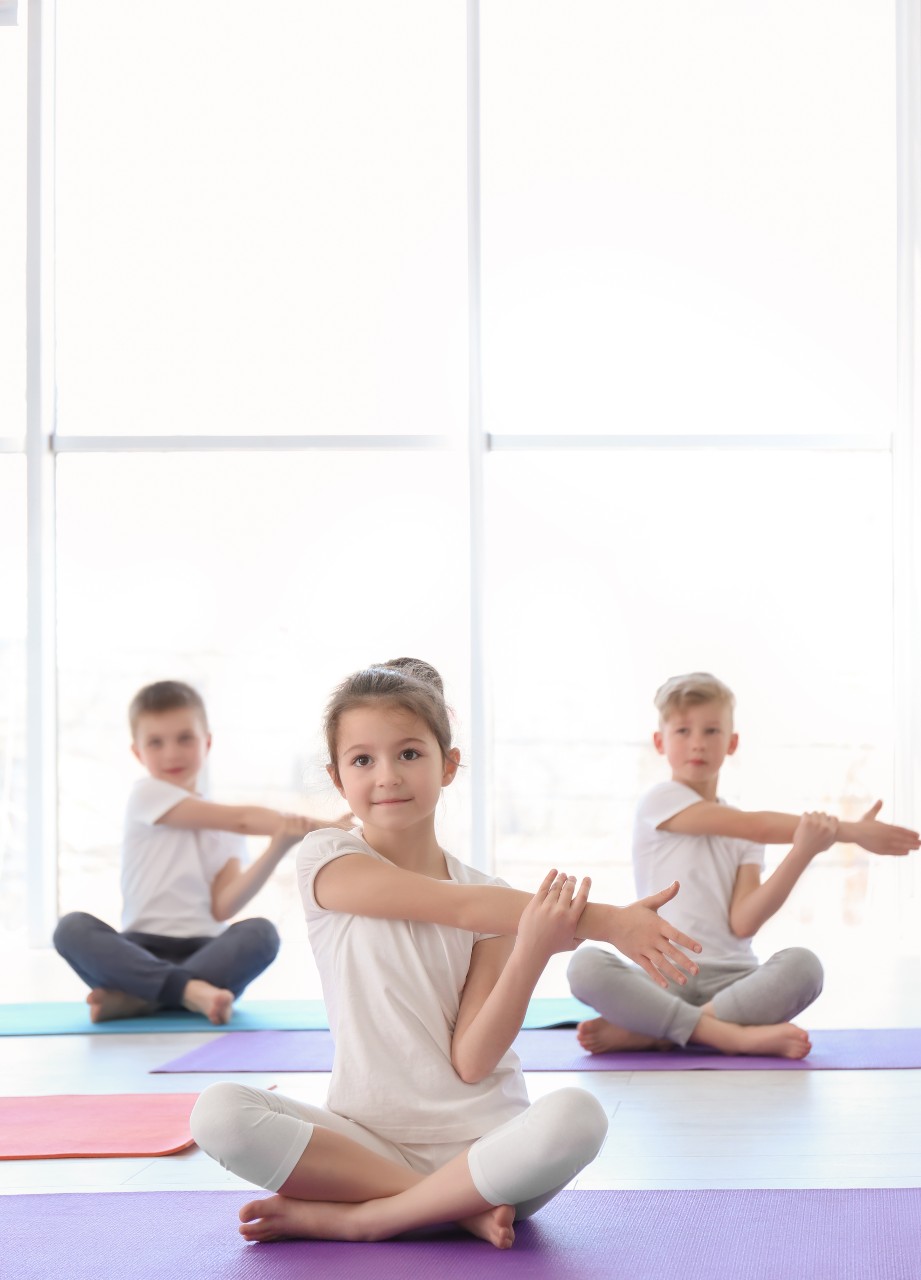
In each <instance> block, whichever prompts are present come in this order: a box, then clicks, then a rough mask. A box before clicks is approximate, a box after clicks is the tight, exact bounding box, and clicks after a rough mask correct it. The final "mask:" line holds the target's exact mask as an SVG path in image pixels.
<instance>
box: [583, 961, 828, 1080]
mask: <svg viewBox="0 0 921 1280" xmlns="http://www.w3.org/2000/svg"><path fill="white" fill-rule="evenodd" d="M567 976H568V978H569V983H570V986H571V988H572V991H573V994H574V995H575V996H577V997H578V998H579V999H580V1000H583V1001H584V1002H585V1003H586V1004H589V1005H591V1006H592V1007H593V1008H594V1009H597V1010H598V1012H599V1013H600V1015H601V1016H600V1017H599V1018H593V1019H590V1020H589V1021H586V1022H583V1023H580V1024H579V1028H578V1032H577V1035H578V1039H579V1043H580V1044H581V1045H582V1047H583V1048H585V1049H588V1050H589V1052H591V1053H602V1052H605V1051H617V1050H625V1049H656V1048H658V1049H668V1048H672V1047H673V1046H674V1045H676V1044H677V1045H685V1044H688V1043H691V1044H705V1045H709V1046H711V1047H712V1048H714V1049H718V1050H719V1051H720V1052H721V1053H742V1054H766V1055H775V1056H778V1057H786V1058H804V1057H805V1056H806V1054H807V1053H808V1052H809V1050H810V1048H811V1047H812V1046H811V1044H810V1041H809V1036H808V1034H807V1032H805V1031H804V1030H803V1029H802V1028H801V1027H797V1026H795V1025H794V1024H793V1023H792V1022H790V1021H789V1019H790V1018H793V1017H795V1016H796V1015H797V1014H798V1013H800V1012H801V1011H802V1010H803V1009H805V1008H806V1006H807V1005H809V1004H811V1003H812V1001H813V1000H815V999H816V997H817V996H818V995H819V993H820V992H821V990H822V966H821V964H820V962H819V960H818V958H817V957H816V956H815V955H813V953H812V952H811V951H808V950H806V949H805V948H803V947H789V948H787V949H786V950H784V951H778V952H777V953H776V954H775V955H773V956H771V958H770V959H769V960H767V961H766V962H765V963H764V964H762V965H758V964H740V965H734V966H725V965H721V966H717V965H712V966H706V965H701V968H700V973H699V974H698V976H697V978H692V979H689V981H688V984H687V986H686V987H682V988H680V992H681V994H680V995H679V994H677V990H672V989H670V990H668V991H665V990H663V989H662V988H661V987H658V986H656V985H655V983H653V982H652V981H650V979H649V978H647V977H646V975H645V974H644V973H643V972H642V970H640V969H638V968H636V967H635V966H632V965H627V964H624V962H623V961H622V960H619V959H618V958H617V957H616V956H614V955H612V954H611V953H610V952H608V951H603V950H601V949H600V948H598V947H580V948H579V950H578V951H576V952H575V953H574V955H573V957H572V960H571V961H570V964H569V970H568V975H567Z"/></svg>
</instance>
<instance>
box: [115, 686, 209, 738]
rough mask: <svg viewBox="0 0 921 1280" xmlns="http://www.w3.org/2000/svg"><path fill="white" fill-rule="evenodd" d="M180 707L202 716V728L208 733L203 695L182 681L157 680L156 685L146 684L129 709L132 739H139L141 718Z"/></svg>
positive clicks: (133, 699) (132, 700) (138, 692)
mask: <svg viewBox="0 0 921 1280" xmlns="http://www.w3.org/2000/svg"><path fill="white" fill-rule="evenodd" d="M178 707H192V709H193V710H195V711H197V712H198V714H199V715H200V716H201V722H202V727H203V728H204V730H205V733H208V731H209V730H208V713H207V712H206V711H205V704H204V702H203V701H202V697H201V694H200V693H198V692H197V690H195V689H193V688H192V686H191V685H190V684H183V682H182V681H181V680H157V681H156V682H155V683H154V684H145V685H144V688H143V689H139V690H138V691H137V693H136V694H135V695H134V697H133V698H132V699H131V706H130V707H129V708H128V723H129V724H130V725H131V736H132V738H135V737H137V727H138V721H139V720H140V718H141V716H145V715H150V714H153V715H157V714H159V713H160V712H161V711H175V710H176V709H177V708H178Z"/></svg>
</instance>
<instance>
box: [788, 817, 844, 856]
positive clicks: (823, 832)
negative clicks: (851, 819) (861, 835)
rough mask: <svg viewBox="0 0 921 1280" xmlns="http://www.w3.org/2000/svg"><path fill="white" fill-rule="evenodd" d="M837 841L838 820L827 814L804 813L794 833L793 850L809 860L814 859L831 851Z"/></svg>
mask: <svg viewBox="0 0 921 1280" xmlns="http://www.w3.org/2000/svg"><path fill="white" fill-rule="evenodd" d="M837 839H838V819H837V818H832V817H829V815H828V814H827V813H804V814H803V816H802V817H801V818H800V820H799V824H798V826H797V828H796V830H795V831H794V832H793V848H794V849H796V850H797V852H799V853H802V854H805V855H806V857H807V858H814V857H815V855H816V854H817V853H824V851H825V850H826V849H830V848H831V846H832V845H833V844H834V843H835V841H836V840H837Z"/></svg>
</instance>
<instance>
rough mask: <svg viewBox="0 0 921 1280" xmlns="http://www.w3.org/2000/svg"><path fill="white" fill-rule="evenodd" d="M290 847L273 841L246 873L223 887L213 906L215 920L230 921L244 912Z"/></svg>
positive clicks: (242, 873)
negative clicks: (239, 912)
mask: <svg viewBox="0 0 921 1280" xmlns="http://www.w3.org/2000/svg"><path fill="white" fill-rule="evenodd" d="M289 847H290V846H289V845H287V844H282V843H281V842H280V841H278V840H273V841H272V842H271V843H270V844H269V845H268V846H267V848H266V849H265V850H264V851H263V852H262V853H261V854H260V856H259V857H258V858H256V860H255V861H254V862H252V863H251V864H250V865H249V866H248V867H247V868H246V869H245V871H241V872H240V874H239V875H238V876H237V877H236V878H235V879H233V880H231V881H230V883H229V884H226V885H224V886H222V888H221V890H220V892H219V893H218V894H216V896H215V898H214V901H213V902H212V904H211V910H212V913H213V915H214V918H215V919H216V920H230V919H231V917H232V916H235V915H236V914H237V912H238V911H242V910H243V908H244V907H245V906H246V904H247V903H248V902H249V901H250V900H251V899H252V898H254V897H255V896H256V894H257V893H258V892H259V890H260V889H261V888H262V886H263V885H264V884H265V883H266V881H267V880H268V879H269V877H270V876H271V874H272V872H273V871H274V870H275V868H276V867H277V866H278V864H279V862H281V860H282V858H283V857H284V856H285V854H286V853H287V851H288V848H289Z"/></svg>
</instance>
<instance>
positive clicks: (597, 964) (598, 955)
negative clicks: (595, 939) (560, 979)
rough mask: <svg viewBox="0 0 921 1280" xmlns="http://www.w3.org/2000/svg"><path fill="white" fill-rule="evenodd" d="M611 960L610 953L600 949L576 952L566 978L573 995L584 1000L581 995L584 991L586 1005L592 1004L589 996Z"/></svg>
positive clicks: (593, 948) (584, 948)
mask: <svg viewBox="0 0 921 1280" xmlns="http://www.w3.org/2000/svg"><path fill="white" fill-rule="evenodd" d="M610 959H611V957H610V956H609V955H608V953H607V952H606V951H602V950H601V948H600V947H579V948H578V950H576V951H574V952H573V954H572V959H571V960H570V961H569V966H568V968H567V969H566V978H567V981H568V982H569V986H570V989H571V991H572V993H573V995H574V996H577V997H579V999H583V996H582V994H581V993H582V992H583V991H584V992H585V993H586V996H585V997H584V998H585V1000H586V1003H587V1004H591V1003H592V1002H591V1000H590V999H588V995H589V994H590V993H591V992H592V991H593V990H594V989H595V984H596V982H597V981H598V979H599V977H600V976H601V975H602V973H603V971H604V969H605V966H606V965H607V964H608V963H609V962H610Z"/></svg>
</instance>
